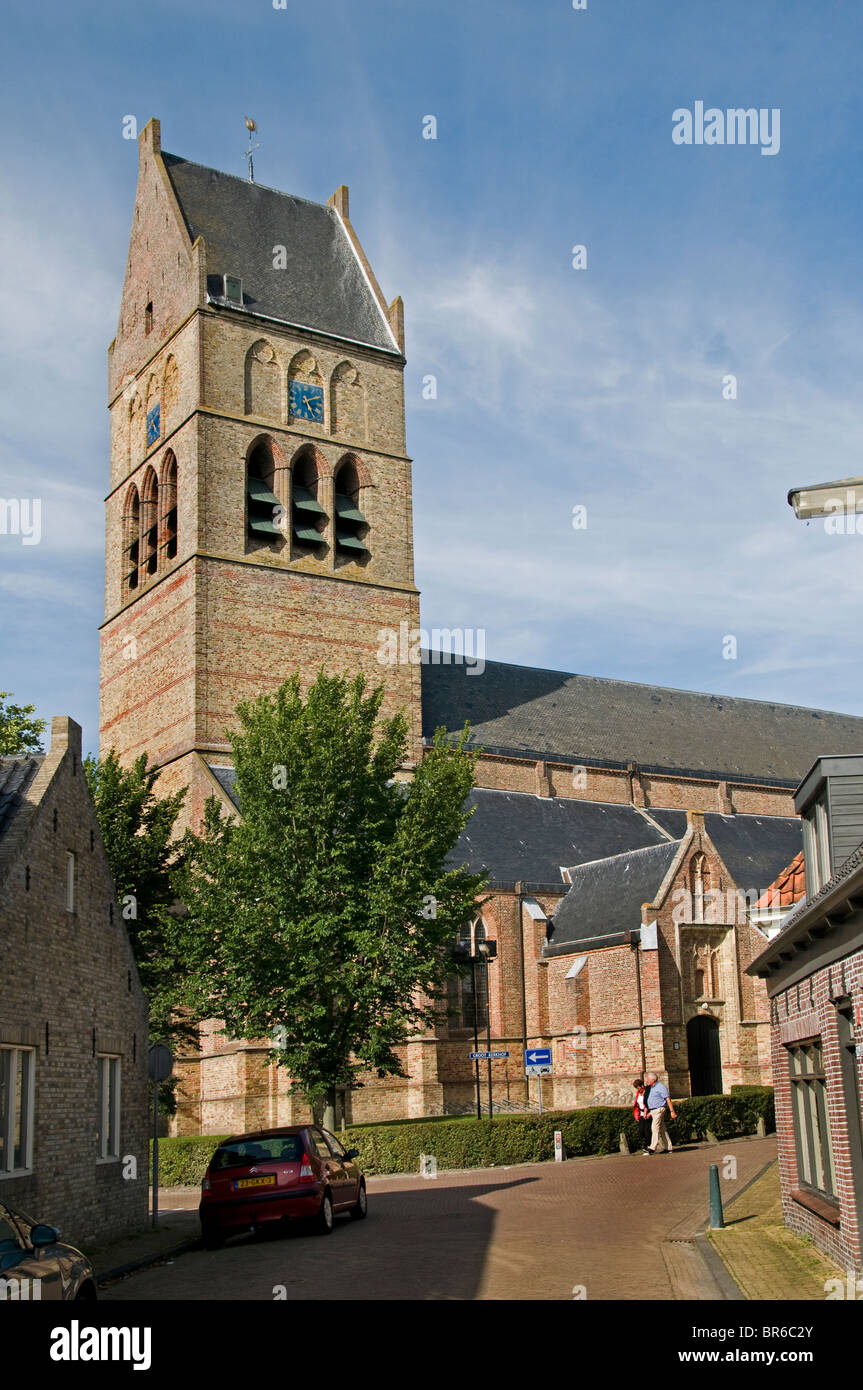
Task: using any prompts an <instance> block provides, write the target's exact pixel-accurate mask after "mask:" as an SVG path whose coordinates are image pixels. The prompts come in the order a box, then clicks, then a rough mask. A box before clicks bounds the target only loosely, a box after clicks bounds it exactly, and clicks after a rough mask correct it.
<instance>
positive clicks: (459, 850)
mask: <svg viewBox="0 0 863 1390" xmlns="http://www.w3.org/2000/svg"><path fill="white" fill-rule="evenodd" d="M208 766H209V768H210V771H211V772H212V774H213V776H214V777H215V778H216V780H217V781H218V783H219V785H220V786H221V787H222V788H223V790H224V791H225V792H226V793H227V795H228V796H229V797H230V799H231V801H232V802H233V804H234V805H235V806H239V802H238V800H237V796H236V792H235V788H234V783H235V780H236V774H235V772H234V769H233V768H232V767H225V766H220V765H219V764H216V763H210V764H208ZM468 805H469V806H473V807H475V808H476V809H475V811H474V814H473V815H472V816H471V818H470V820H469V821H468V823H467V826H466V827H465V829H464V830H463V832H462V834H461V836H460V838H459V840H458V843H457V844H456V846H455V849H454V850H453V851H452V853H451V855H450V856H449V863H450V864H451V865H452V866H453V867H455V866H456V865H462V864H466V865H467V866H468V867H469V869H470V870H471V872H472V873H478V872H479V871H480V870H481V869H485V870H486V872H487V873H488V877H489V881H490V883H491V884H492V885H494V886H500V885H503V884H509V885H512V884H515V883H517V882H519V881H521V882H523V883H525V884H526V885H528V884H529V885H533V886H536V885H538V884H544V885H546V886H547V887H549V888H551V887H552V886H555V887H559V888H560V891H561V892H563V891H564V890H565V887H566V885H565V883H564V880H563V878H562V876H561V872H560V871H561V868H563V867H566V868H571V867H573V866H578V865H583V864H587V863H589V862H592V861H597V860H598V861H601V862H602V863H609V862H612V860H613V857H614V856H616V855H619V854H622V853H625V852H631V851H634V850H639V849H644V848H648V847H650V846H658V845H662V844H669V843H670V841H669V839H667V838H665V837H664V836H663V833H662V830H664V831H665V832H666V835H668V834H670V835H671V837H672V839H673V841H674V842H675V843H679V841H680V840H681V839H682V838H683V835H684V833H685V831H686V813H685V812H684V811H673V810H662V809H658V808H656V807H651V808H650V810H649V815H650V817H651V819H652V820H654V821H656V822H657V823H658V824H659V825H661V826H662V830H657V829H656V827H655V826H653V825H651V823H650V820H648V819H647V817H646V816H643V815H642V814H641V813H640V812H639V811H638V810H637V808H636V807H635V806H631V805H619V804H616V803H613V802H605V801H577V800H575V799H574V798H568V797H548V796H532V795H530V794H529V793H528V792H504V791H493V790H491V789H489V788H485V787H475V788H474V790H473V791H472V792H471V793H470V794H469V796H468ZM704 825H705V829H706V830H707V833H708V834H709V835H710V837H711V839H712V840H713V842H714V844H715V845H716V848H717V849H718V850H719V853H720V854H721V855H722V858H723V860H724V861H725V864H726V866H727V868H728V871H729V873H730V874H731V875H732V877H733V879H734V882H735V886H736V887H738V888H741V889H743V890H744V891H750V890H751V889H755V890H757V891H758V892H759V893H760V892H762V891H763V890H764V888H765V887H766V886H767V885H768V884H770V883H772V882H773V880H774V879H775V878H776V875H777V874H778V873H779V872H780V871H781V870H782V869H784V868H785V866H786V865H787V864H788V861H789V860H790V859H791V857H792V855H794V854H795V853H796V851H797V850H799V848H800V844H801V836H802V831H801V826H800V821H799V819H798V818H797V817H796V816H790V817H785V816H721V815H718V814H716V815H714V814H712V813H710V812H708V814H707V815H706V816H705V817H704ZM648 896H652V894H651V895H648ZM646 901H647V897H644V898H640V899H639V904H640V903H642V902H646Z"/></svg>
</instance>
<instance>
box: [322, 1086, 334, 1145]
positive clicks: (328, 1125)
mask: <svg viewBox="0 0 863 1390" xmlns="http://www.w3.org/2000/svg"><path fill="white" fill-rule="evenodd" d="M323 1124H324V1129H328V1130H329V1131H330V1133H331V1134H334V1133H335V1128H336V1088H335V1086H328V1087H327V1090H326V1092H325V1095H324V1120H323Z"/></svg>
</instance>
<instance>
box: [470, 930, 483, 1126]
mask: <svg viewBox="0 0 863 1390" xmlns="http://www.w3.org/2000/svg"><path fill="white" fill-rule="evenodd" d="M470 986H471V999H472V1000H473V1050H474V1052H476V1053H478V1052H479V1033H478V1032H477V1018H476V961H475V960H474V958H473V956H471V961H470ZM473 1068H474V1076H475V1079H476V1117H477V1119H478V1120H481V1119H482V1101H481V1100H480V1098H479V1057H478V1056H477V1057H475V1058H474V1064H473Z"/></svg>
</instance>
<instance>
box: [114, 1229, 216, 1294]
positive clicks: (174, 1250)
mask: <svg viewBox="0 0 863 1390" xmlns="http://www.w3.org/2000/svg"><path fill="white" fill-rule="evenodd" d="M200 1243H201V1237H200V1236H187V1237H186V1239H185V1240H181V1241H178V1243H177V1244H176V1245H171V1246H169V1247H168V1249H167V1250H157V1251H154V1252H153V1253H152V1254H151V1255H144V1256H142V1258H141V1259H140V1260H129V1261H128V1262H127V1263H126V1264H124V1265H117V1267H116V1269H109V1270H107V1271H106V1272H105V1273H104V1274H94V1275H93V1278H94V1280H95V1281H96V1284H97V1285H98V1284H107V1283H110V1281H111V1280H113V1279H120V1278H122V1276H123V1275H124V1274H134V1273H135V1272H136V1271H137V1270H139V1269H147V1268H148V1266H150V1265H155V1264H158V1263H159V1261H160V1260H168V1259H171V1257H172V1256H174V1255H185V1253H186V1251H187V1250H193V1249H194V1248H195V1246H196V1245H200Z"/></svg>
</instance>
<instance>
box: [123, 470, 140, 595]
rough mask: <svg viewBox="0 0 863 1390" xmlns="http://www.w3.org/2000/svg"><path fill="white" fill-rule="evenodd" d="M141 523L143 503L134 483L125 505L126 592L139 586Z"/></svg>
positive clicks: (124, 561) (124, 573)
mask: <svg viewBox="0 0 863 1390" xmlns="http://www.w3.org/2000/svg"><path fill="white" fill-rule="evenodd" d="M140 524H141V503H140V500H139V497H138V489H137V488H136V487H135V484H134V483H132V485H131V487H130V488H129V490H128V492H127V493H126V502H125V505H124V507H123V588H124V590H125V592H126V593H130V592H131V591H132V590H134V589H137V587H138V561H139V535H140Z"/></svg>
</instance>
